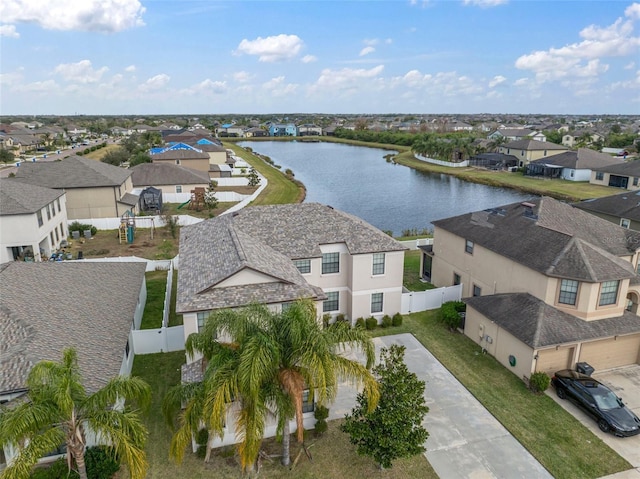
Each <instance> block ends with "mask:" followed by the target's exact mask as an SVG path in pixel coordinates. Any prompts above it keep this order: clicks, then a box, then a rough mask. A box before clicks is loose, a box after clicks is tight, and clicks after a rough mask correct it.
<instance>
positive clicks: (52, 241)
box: [49, 231, 56, 248]
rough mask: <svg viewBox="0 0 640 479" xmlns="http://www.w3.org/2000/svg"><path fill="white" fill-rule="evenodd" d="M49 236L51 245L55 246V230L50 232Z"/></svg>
mask: <svg viewBox="0 0 640 479" xmlns="http://www.w3.org/2000/svg"><path fill="white" fill-rule="evenodd" d="M49 236H50V237H51V247H52V248H53V245H55V244H56V242H55V240H54V239H53V231H52V232H51V233H49Z"/></svg>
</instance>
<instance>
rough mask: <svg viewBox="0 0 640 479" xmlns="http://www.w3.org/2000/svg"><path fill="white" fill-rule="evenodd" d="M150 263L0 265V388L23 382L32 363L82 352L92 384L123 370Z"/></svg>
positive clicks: (85, 373) (87, 378)
mask: <svg viewBox="0 0 640 479" xmlns="http://www.w3.org/2000/svg"><path fill="white" fill-rule="evenodd" d="M144 271H145V263H120V262H119V263H109V262H105V263H102V262H95V263H93V262H62V263H57V262H45V263H24V262H14V263H9V264H8V265H5V266H4V267H3V269H2V270H0V338H2V340H1V341H0V392H7V391H13V390H18V389H23V388H24V384H25V379H26V377H27V374H28V373H29V370H30V369H31V367H32V366H33V365H34V364H35V363H37V362H38V361H40V360H42V359H50V360H59V359H60V357H61V354H62V351H63V349H64V348H67V347H74V348H75V349H76V350H77V352H78V360H79V364H80V370H81V372H82V376H83V379H84V381H85V386H86V387H87V388H88V389H89V390H91V391H95V390H97V389H99V388H100V387H102V386H103V385H104V384H105V382H106V381H108V380H109V379H110V378H112V377H115V376H117V375H118V374H119V372H120V367H121V365H122V360H123V357H124V350H125V345H126V343H127V340H128V337H129V331H130V330H131V327H132V321H133V318H134V315H135V311H136V308H137V306H138V296H139V293H140V288H141V287H142V283H143V281H144Z"/></svg>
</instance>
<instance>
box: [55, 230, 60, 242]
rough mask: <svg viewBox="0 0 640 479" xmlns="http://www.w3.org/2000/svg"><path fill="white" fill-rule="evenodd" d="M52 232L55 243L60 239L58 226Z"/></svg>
mask: <svg viewBox="0 0 640 479" xmlns="http://www.w3.org/2000/svg"><path fill="white" fill-rule="evenodd" d="M53 232H54V233H55V234H56V243H57V242H58V241H59V240H60V236H58V228H55V229H54V230H53Z"/></svg>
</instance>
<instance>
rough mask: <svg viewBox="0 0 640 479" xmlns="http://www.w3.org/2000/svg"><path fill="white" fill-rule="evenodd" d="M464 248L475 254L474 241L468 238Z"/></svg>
mask: <svg viewBox="0 0 640 479" xmlns="http://www.w3.org/2000/svg"><path fill="white" fill-rule="evenodd" d="M464 250H465V251H466V252H467V253H469V254H473V241H470V240H467V241H466V242H465V244H464Z"/></svg>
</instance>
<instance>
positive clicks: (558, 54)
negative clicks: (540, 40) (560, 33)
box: [515, 4, 640, 83]
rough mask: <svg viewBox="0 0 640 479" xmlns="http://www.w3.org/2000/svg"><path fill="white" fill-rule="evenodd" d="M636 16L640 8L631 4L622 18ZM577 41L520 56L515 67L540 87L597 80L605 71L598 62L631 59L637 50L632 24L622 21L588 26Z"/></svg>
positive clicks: (638, 44)
mask: <svg viewBox="0 0 640 479" xmlns="http://www.w3.org/2000/svg"><path fill="white" fill-rule="evenodd" d="M636 5H639V6H638V7H634V6H636ZM632 7H634V8H632ZM638 12H640V4H633V5H632V6H631V7H629V8H627V9H626V11H625V14H626V15H627V16H628V17H631V18H633V17H634V16H635V15H637V14H639V13H638ZM580 37H581V38H582V39H583V40H582V41H581V42H579V43H572V44H569V45H565V46H564V47H561V48H550V49H549V50H546V51H536V52H533V53H531V54H528V55H522V56H521V57H519V58H518V59H517V60H516V62H515V66H516V67H517V68H519V69H521V70H530V71H532V72H534V73H535V74H536V80H537V81H539V82H542V83H544V82H547V81H552V80H557V79H560V78H565V77H576V76H577V77H584V76H597V75H599V74H600V73H603V72H605V71H607V69H608V68H609V66H608V65H606V64H601V63H600V61H601V59H602V58H607V57H620V56H626V55H631V54H633V53H635V52H636V51H637V50H638V47H640V37H637V36H635V37H634V36H633V21H632V20H623V19H622V18H618V19H617V20H616V21H615V22H614V23H613V24H611V25H609V26H608V27H604V28H603V27H599V26H597V25H589V26H588V27H586V28H584V29H582V31H581V32H580Z"/></svg>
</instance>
